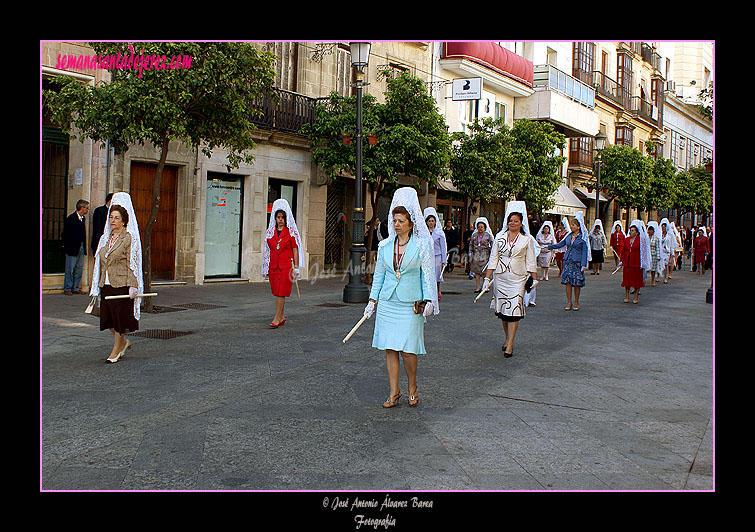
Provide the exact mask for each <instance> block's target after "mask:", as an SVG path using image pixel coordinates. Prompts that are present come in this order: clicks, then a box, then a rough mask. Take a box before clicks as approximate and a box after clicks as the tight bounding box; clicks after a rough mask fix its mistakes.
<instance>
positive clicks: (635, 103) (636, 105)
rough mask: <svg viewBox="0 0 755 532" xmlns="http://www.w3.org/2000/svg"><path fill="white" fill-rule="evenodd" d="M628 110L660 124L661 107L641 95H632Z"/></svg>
mask: <svg viewBox="0 0 755 532" xmlns="http://www.w3.org/2000/svg"><path fill="white" fill-rule="evenodd" d="M628 110H629V111H630V112H631V113H632V114H634V115H635V116H640V117H641V118H644V119H645V120H647V121H649V122H653V123H655V124H658V119H659V109H658V108H657V107H655V106H654V105H653V104H652V103H650V102H649V101H647V100H643V99H642V98H641V97H640V96H632V98H631V102H630V105H629V108H628Z"/></svg>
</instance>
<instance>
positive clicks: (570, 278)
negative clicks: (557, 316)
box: [547, 213, 590, 310]
mask: <svg viewBox="0 0 755 532" xmlns="http://www.w3.org/2000/svg"><path fill="white" fill-rule="evenodd" d="M579 214H581V213H578V214H577V216H575V217H574V218H572V219H571V220H569V227H570V228H571V232H570V233H568V234H567V235H566V236H565V237H564V238H563V239H561V241H560V242H558V243H556V244H550V245H549V246H547V249H549V250H552V249H560V248H562V247H564V246H566V251H565V252H564V269H563V271H562V272H561V284H563V285H565V286H566V301H567V305H566V308H565V309H564V310H572V309H573V310H579V293H580V291H581V290H582V287H583V286H585V269H586V268H587V263H588V261H589V258H590V255H589V253H590V244H589V243H588V241H587V238H588V235H587V231H586V229H585V226H584V222H582V219H581V218H580V216H579ZM572 288H573V289H574V303H573V304H572Z"/></svg>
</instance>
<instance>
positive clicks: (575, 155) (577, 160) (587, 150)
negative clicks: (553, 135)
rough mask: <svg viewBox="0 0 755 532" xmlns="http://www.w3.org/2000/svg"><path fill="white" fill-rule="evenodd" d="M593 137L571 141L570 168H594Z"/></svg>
mask: <svg viewBox="0 0 755 532" xmlns="http://www.w3.org/2000/svg"><path fill="white" fill-rule="evenodd" d="M593 142H594V139H593V137H579V138H572V139H569V166H588V167H590V166H592V163H593V160H592V153H593Z"/></svg>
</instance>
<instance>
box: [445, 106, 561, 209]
mask: <svg viewBox="0 0 755 532" xmlns="http://www.w3.org/2000/svg"><path fill="white" fill-rule="evenodd" d="M452 139H453V140H454V141H455V144H454V152H453V157H452V159H451V165H450V167H451V175H452V177H451V181H452V182H453V184H454V186H456V188H458V189H459V190H460V191H461V192H462V193H464V194H467V195H468V196H470V197H471V198H475V199H480V200H482V201H492V200H493V199H496V198H504V199H513V198H517V199H520V200H523V201H526V202H527V203H528V208H529V209H530V212H532V213H539V212H541V211H542V210H543V209H547V208H549V207H551V206H552V205H553V200H551V199H550V197H551V195H552V194H553V193H554V192H555V191H556V189H558V187H559V185H560V184H561V176H560V168H561V165H562V164H563V163H564V161H565V160H566V158H565V157H563V156H561V155H554V154H555V152H556V150H558V149H563V147H564V146H565V138H564V136H563V135H562V134H560V133H557V132H556V131H555V130H554V129H553V126H552V125H551V124H549V123H546V122H538V121H533V120H518V121H516V122H515V124H514V127H512V128H509V127H508V126H506V125H505V124H504V122H503V120H502V119H498V120H493V119H491V118H484V119H482V120H475V121H474V122H473V123H472V124H470V126H469V133H468V134H467V133H464V132H457V133H454V134H453V135H452Z"/></svg>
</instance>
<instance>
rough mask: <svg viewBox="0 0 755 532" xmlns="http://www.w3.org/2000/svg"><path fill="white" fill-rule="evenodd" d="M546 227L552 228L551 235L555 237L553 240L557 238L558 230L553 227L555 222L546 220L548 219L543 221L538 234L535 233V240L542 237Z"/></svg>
mask: <svg viewBox="0 0 755 532" xmlns="http://www.w3.org/2000/svg"><path fill="white" fill-rule="evenodd" d="M545 227H548V228H550V235H551V236H552V237H553V240H554V241H555V239H556V232H555V230H554V229H553V222H551V221H550V220H546V221H544V222H543V225H542V226H540V230H539V231H538V232H537V235H535V240H537V239H538V238H540V235H542V234H543V229H544V228H545Z"/></svg>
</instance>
